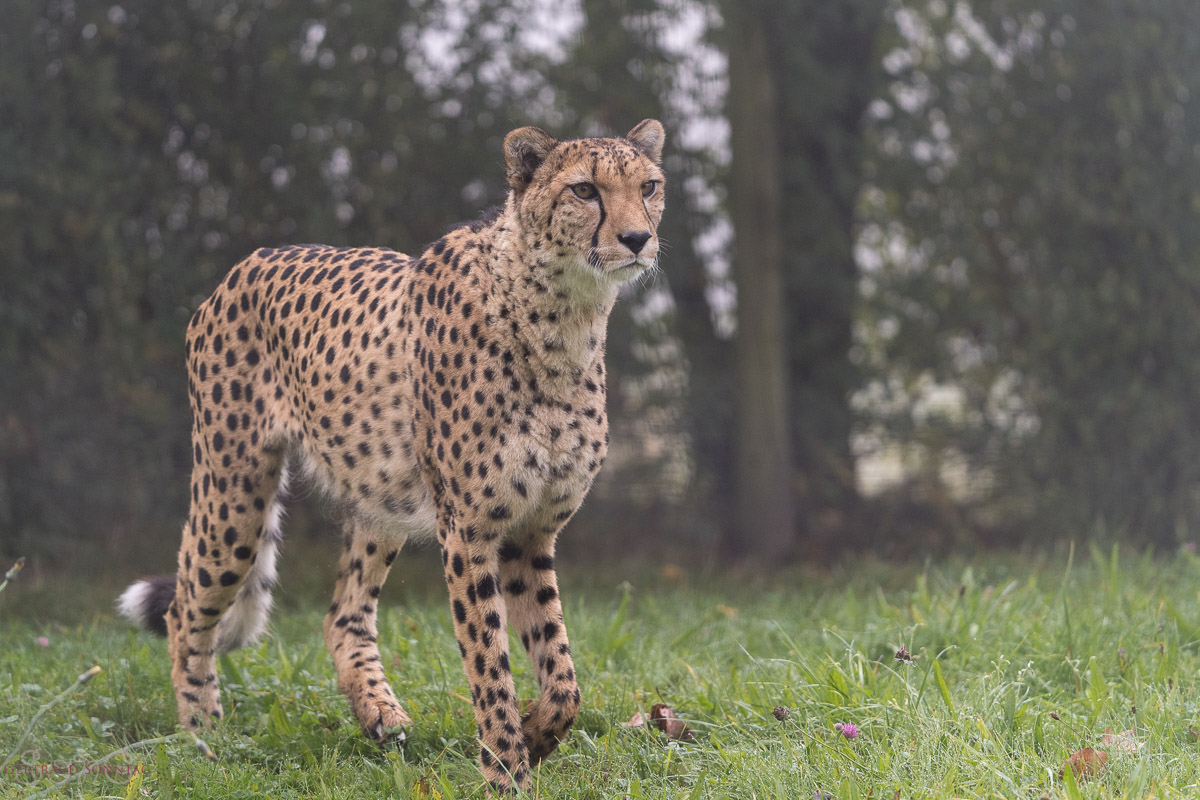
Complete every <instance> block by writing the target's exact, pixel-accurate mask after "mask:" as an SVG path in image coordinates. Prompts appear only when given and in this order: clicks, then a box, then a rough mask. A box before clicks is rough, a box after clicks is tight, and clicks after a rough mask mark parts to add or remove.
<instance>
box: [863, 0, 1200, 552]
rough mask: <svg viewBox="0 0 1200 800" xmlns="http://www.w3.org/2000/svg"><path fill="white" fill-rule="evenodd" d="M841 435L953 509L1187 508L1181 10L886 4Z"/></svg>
mask: <svg viewBox="0 0 1200 800" xmlns="http://www.w3.org/2000/svg"><path fill="white" fill-rule="evenodd" d="M890 14H891V17H892V20H893V22H894V28H893V33H892V42H891V47H892V49H891V51H890V52H889V53H888V54H887V55H886V56H885V58H884V64H885V65H886V66H887V68H888V71H889V72H890V73H891V75H892V80H891V84H890V86H889V87H888V91H887V93H886V94H885V95H884V97H882V98H881V99H880V100H878V101H876V103H874V104H873V106H872V117H873V118H874V120H875V124H874V126H873V127H874V135H873V148H872V157H871V161H872V178H871V182H872V183H873V185H874V187H875V188H874V189H872V190H871V191H869V192H867V193H866V194H865V195H864V199H865V203H864V206H865V209H866V212H867V213H868V214H869V215H870V218H871V224H869V225H868V226H867V227H866V228H865V229H864V235H863V252H864V259H865V261H866V263H868V266H869V268H868V269H867V272H866V280H865V284H864V286H865V289H866V293H865V301H866V302H865V306H864V309H865V311H866V312H867V313H866V315H865V316H864V319H863V325H862V328H861V332H860V337H859V345H860V350H859V351H858V352H859V353H860V355H861V357H862V358H861V361H862V363H863V364H864V366H865V367H867V368H868V369H870V370H871V371H872V372H873V376H874V380H873V382H872V386H871V389H870V391H869V392H868V393H867V396H866V397H864V403H863V407H864V412H865V413H864V432H865V434H866V439H868V440H873V441H874V443H875V444H876V445H877V446H882V447H884V448H891V449H892V451H893V452H896V451H899V452H901V453H904V454H907V455H908V456H909V458H910V463H909V467H910V473H911V472H913V471H920V472H923V474H924V475H926V479H925V481H924V482H925V483H926V485H929V484H937V485H939V486H941V487H943V488H942V490H941V491H940V492H939V494H941V495H942V496H943V497H949V498H950V499H951V501H952V502H953V503H954V504H958V503H964V502H968V503H969V509H970V510H971V511H972V516H971V517H969V518H968V519H969V521H970V522H973V523H975V524H976V525H985V526H987V527H988V528H991V529H994V530H995V531H996V532H997V533H998V534H1000V535H1002V536H1004V537H1006V538H1008V539H1009V540H1015V539H1017V538H1030V537H1044V536H1055V537H1057V536H1069V537H1074V536H1080V535H1085V534H1086V532H1088V531H1091V530H1097V526H1099V529H1101V530H1103V529H1107V530H1109V531H1110V532H1117V533H1120V534H1127V535H1130V536H1137V537H1141V538H1144V539H1147V540H1149V541H1153V542H1159V543H1164V544H1166V543H1172V542H1175V541H1177V539H1179V538H1184V537H1194V535H1195V533H1194V532H1195V530H1196V529H1197V528H1198V527H1200V503H1197V497H1198V489H1200V456H1198V455H1197V453H1200V440H1198V438H1197V437H1200V404H1198V403H1197V402H1196V397H1197V396H1198V395H1200V360H1198V359H1197V358H1196V355H1195V354H1196V353H1197V352H1198V351H1200V314H1198V313H1197V311H1198V310H1200V306H1198V303H1200V227H1198V226H1197V225H1196V221H1195V215H1196V211H1197V209H1198V208H1200V190H1198V189H1197V187H1200V153H1198V151H1197V150H1196V147H1195V143H1196V142H1197V141H1200V115H1198V114H1197V113H1196V111H1195V109H1194V108H1193V106H1194V104H1195V98H1196V97H1197V96H1200V46H1198V45H1200V41H1198V35H1200V34H1198V33H1197V32H1198V31H1200V6H1198V5H1196V4H1194V3H1171V2H1166V3H1150V4H1145V3H1132V2H1128V0H1095V1H1089V2H1082V0H1065V2H1060V3H1056V4H1054V5H1053V7H1048V6H1046V5H1045V4H1039V3H1034V2H1028V1H1027V0H998V1H997V2H990V3H987V4H973V5H968V4H966V3H945V2H940V1H939V0H931V1H930V2H921V3H912V4H900V3H895V4H893V5H892V7H891V10H890Z"/></svg>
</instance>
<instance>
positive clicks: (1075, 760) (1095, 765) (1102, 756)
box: [1059, 747, 1108, 781]
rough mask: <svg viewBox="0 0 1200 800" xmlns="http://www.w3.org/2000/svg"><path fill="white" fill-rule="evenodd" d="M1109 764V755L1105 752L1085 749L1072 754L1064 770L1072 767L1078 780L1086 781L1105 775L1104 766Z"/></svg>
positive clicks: (1089, 748) (1060, 774)
mask: <svg viewBox="0 0 1200 800" xmlns="http://www.w3.org/2000/svg"><path fill="white" fill-rule="evenodd" d="M1107 763H1108V753H1106V752H1104V751H1103V750H1096V749H1095V748H1091V747H1085V748H1083V749H1082V750H1076V751H1075V752H1074V753H1071V755H1070V756H1069V757H1068V758H1067V761H1066V763H1065V764H1064V765H1063V770H1066V768H1067V767H1070V768H1071V772H1073V773H1074V774H1075V777H1076V779H1078V780H1081V781H1085V780H1088V779H1089V778H1098V777H1100V776H1101V775H1102V774H1103V773H1104V766H1105V765H1106V764H1107ZM1059 777H1062V772H1060V773H1059Z"/></svg>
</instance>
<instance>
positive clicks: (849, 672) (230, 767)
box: [0, 551, 1200, 800]
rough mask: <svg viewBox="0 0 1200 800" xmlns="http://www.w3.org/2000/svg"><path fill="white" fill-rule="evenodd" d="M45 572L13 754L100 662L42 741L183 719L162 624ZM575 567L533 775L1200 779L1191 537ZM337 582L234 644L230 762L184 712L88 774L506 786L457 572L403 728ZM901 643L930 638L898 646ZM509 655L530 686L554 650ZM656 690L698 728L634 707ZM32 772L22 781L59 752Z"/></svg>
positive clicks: (660, 788)
mask: <svg viewBox="0 0 1200 800" xmlns="http://www.w3.org/2000/svg"><path fill="white" fill-rule="evenodd" d="M426 560H429V559H426ZM431 564H432V562H431ZM431 568H432V567H431ZM22 580H23V578H18V579H17V580H16V581H15V582H14V583H12V584H10V585H9V587H8V588H7V589H6V590H5V592H4V593H3V594H0V610H3V611H4V616H3V617H2V619H3V620H4V621H3V623H2V625H3V627H0V763H3V760H4V759H6V758H7V757H8V754H9V753H10V752H11V751H12V750H13V748H14V747H16V746H17V742H18V739H19V737H20V736H21V734H22V733H23V732H24V730H25V728H26V727H27V725H28V723H29V722H30V721H31V720H32V719H33V718H34V715H35V714H36V713H37V712H38V710H39V708H40V707H42V706H43V705H45V704H46V703H47V702H49V701H50V700H51V699H52V698H53V697H54V696H55V695H57V694H58V693H59V692H61V691H63V690H64V689H66V688H67V687H69V686H70V685H71V684H72V682H73V681H74V680H75V678H76V676H77V675H78V674H79V673H81V672H83V671H84V670H86V669H87V668H88V667H90V666H92V665H93V664H98V665H99V666H100V667H101V668H102V669H103V671H102V672H101V674H100V675H99V676H98V677H96V678H95V679H94V680H93V681H92V682H91V683H90V684H88V685H87V686H84V687H82V688H79V689H78V690H76V691H74V692H73V693H71V694H70V695H69V696H68V697H67V698H66V699H65V700H64V701H63V702H61V703H59V704H58V705H57V706H55V707H54V708H52V709H51V710H50V711H49V712H48V713H46V714H45V715H44V716H43V717H42V719H41V720H40V721H39V722H38V724H37V725H36V727H35V728H34V730H33V733H32V735H31V736H30V738H29V740H28V741H27V742H26V743H25V744H23V745H21V747H20V752H21V755H20V756H19V757H18V758H17V759H16V762H17V763H18V764H60V765H76V767H77V768H83V767H85V766H86V765H87V764H88V763H89V762H91V761H94V760H96V759H99V758H101V757H102V756H104V755H106V754H108V753H110V752H112V751H113V750H116V749H118V748H120V747H122V746H124V745H127V744H130V743H132V742H136V741H139V740H144V739H150V738H155V737H162V736H165V735H168V734H171V733H173V732H174V731H175V727H174V726H175V711H174V703H173V699H172V696H171V691H170V686H169V680H168V665H167V659H166V651H165V646H164V644H163V642H162V641H161V640H158V639H155V638H154V637H152V636H150V635H148V634H143V633H135V632H133V631H131V630H130V629H129V628H128V627H127V626H126V625H124V624H123V623H122V622H120V621H117V620H115V619H114V618H113V616H112V614H111V613H110V612H108V611H107V610H106V608H105V607H103V606H99V605H97V606H96V608H99V610H95V611H92V612H90V613H86V614H84V616H83V618H84V620H85V621H83V622H82V623H78V624H63V623H62V622H54V623H50V622H46V621H45V619H49V618H51V617H53V614H52V613H51V612H48V611H46V610H45V608H46V607H45V606H44V604H42V603H41V602H38V603H30V602H29V601H28V600H27V599H25V598H23V597H22V593H23V591H25V588H23V586H22ZM562 583H563V587H564V597H565V602H566V616H567V624H568V628H569V630H570V632H571V638H572V645H573V650H574V652H575V655H576V666H577V669H578V673H579V678H580V683H581V686H582V689H583V711H582V713H581V716H580V718H579V722H578V724H577V726H576V728H575V731H574V733H573V734H572V735H571V737H570V739H569V740H568V741H567V742H566V743H565V744H564V745H563V746H562V747H561V748H560V749H559V751H558V753H557V754H556V755H554V756H552V757H551V758H550V759H549V760H548V761H547V762H545V763H544V764H543V765H542V766H541V768H540V770H539V771H538V772H537V773H536V778H535V787H534V789H533V790H532V792H531V795H532V796H535V797H540V798H605V799H607V798H622V797H631V798H640V797H645V798H723V797H728V798H737V799H738V800H745V799H747V798H813V797H822V796H829V797H835V798H851V797H857V798H865V797H868V796H870V797H873V798H885V799H886V798H892V797H895V796H896V794H897V792H898V793H899V796H901V797H904V798H909V797H914V798H933V797H997V798H1039V797H1043V796H1047V797H1068V798H1073V797H1106V798H1107V797H1113V798H1116V797H1131V798H1132V797H1137V798H1143V797H1194V796H1197V795H1200V775H1198V770H1197V767H1198V765H1200V743H1198V742H1197V735H1200V730H1198V732H1197V734H1193V733H1192V732H1191V731H1192V730H1193V729H1194V728H1193V726H1196V728H1197V729H1200V709H1198V706H1200V680H1198V678H1200V560H1198V559H1197V558H1196V557H1195V556H1193V555H1191V554H1190V553H1187V552H1183V553H1180V554H1178V555H1175V556H1172V557H1166V558H1163V557H1160V558H1158V559H1151V558H1149V557H1133V556H1130V555H1128V554H1127V553H1121V554H1120V557H1119V558H1118V555H1117V553H1116V552H1115V551H1113V552H1103V553H1101V552H1096V551H1093V552H1091V553H1087V554H1083V553H1079V554H1076V556H1075V557H1074V558H1073V559H1072V558H1070V557H1068V556H1067V555H1065V554H1064V555H1062V556H1061V557H1055V558H1053V559H1050V558H1047V559H1045V560H1039V561H1036V562H1031V561H1021V560H1018V559H1010V560H1006V561H997V560H995V559H994V558H993V559H990V560H988V561H986V562H984V563H981V564H974V565H971V566H965V565H964V563H963V562H959V563H958V564H957V565H956V566H953V567H950V566H937V565H932V566H929V567H928V568H926V569H924V570H922V569H920V568H914V567H903V568H896V569H891V568H888V567H887V566H885V565H880V564H871V563H868V564H865V565H863V566H861V567H859V568H857V569H856V570H850V569H846V568H843V569H840V570H838V571H837V572H836V573H831V574H819V573H815V572H812V571H806V572H799V571H797V572H791V573H786V574H780V575H775V576H771V577H769V578H766V579H764V578H762V577H761V576H753V575H743V576H740V578H738V579H733V578H729V577H723V578H717V579H715V580H713V579H705V578H702V577H701V576H697V575H690V576H682V577H681V576H680V575H678V574H668V575H666V576H656V575H654V574H653V573H646V574H645V575H644V576H643V577H641V578H638V579H634V580H633V583H632V585H630V584H628V583H622V582H621V581H620V580H619V578H617V577H611V578H605V577H601V576H597V575H595V574H593V575H582V574H574V575H573V574H571V573H567V574H565V575H563V577H562ZM30 591H32V587H31V588H30ZM326 594H327V592H326V591H323V592H322V594H321V595H320V596H319V597H314V598H313V599H312V601H311V602H307V601H305V602H291V603H289V601H288V598H292V597H293V595H290V594H289V595H287V596H286V597H285V598H284V600H283V605H284V608H282V609H281V610H280V611H279V612H277V613H276V615H275V618H274V622H273V626H272V631H273V633H272V635H271V636H270V637H268V638H267V639H265V640H264V641H263V642H262V643H261V644H259V645H258V646H257V647H255V648H253V649H249V650H244V651H240V652H237V653H234V654H231V655H229V656H226V657H224V658H223V659H222V661H221V669H222V681H223V692H224V698H225V710H226V714H227V717H226V719H225V720H224V721H223V722H222V723H221V725H220V727H218V728H217V729H216V730H215V731H213V732H210V733H208V734H206V735H205V737H204V740H205V741H206V742H207V744H208V745H209V746H210V747H211V749H212V751H213V752H214V753H215V755H216V757H217V760H216V761H215V762H210V761H208V760H207V759H206V758H205V757H204V756H203V755H202V754H201V753H200V752H199V751H198V750H197V748H196V747H195V745H194V744H193V743H192V742H191V741H190V740H188V739H185V738H176V739H173V740H170V741H168V742H167V743H165V744H163V745H157V746H148V747H145V748H141V749H139V750H135V751H133V752H132V753H131V754H130V755H128V756H126V757H123V758H121V759H115V760H114V761H112V762H110V763H112V764H124V765H126V766H125V769H130V768H132V766H134V765H137V764H142V765H144V770H145V771H144V773H143V774H139V775H135V776H134V777H133V778H132V779H130V777H129V775H128V773H126V774H116V775H102V774H95V773H94V772H93V773H92V774H85V775H83V776H82V777H80V778H79V779H78V780H76V781H75V782H73V783H71V784H69V785H68V786H67V787H66V789H64V790H62V791H63V793H65V796H84V797H135V796H140V797H147V796H148V797H171V796H174V797H222V798H224V797H246V798H261V797H271V798H276V799H279V800H282V798H302V797H303V798H308V797H312V798H355V799H356V800H357V799H358V798H364V797H376V796H378V797H400V798H405V797H413V798H462V797H484V796H485V792H484V789H483V786H482V781H481V779H480V776H479V773H478V772H477V770H476V768H475V755H476V752H477V747H476V745H475V744H474V742H473V737H474V721H473V717H472V714H471V708H470V703H469V701H468V699H467V687H466V681H465V679H464V678H463V675H462V671H461V668H460V666H459V663H458V657H457V650H456V647H455V644H454V639H453V636H452V632H451V626H450V618H449V613H448V611H447V610H446V607H445V602H444V600H443V599H442V598H441V597H440V596H439V595H438V594H437V593H435V592H433V591H425V590H422V591H413V592H410V594H409V595H408V596H406V597H405V598H404V602H391V603H385V604H384V605H383V608H384V611H383V613H382V615H381V622H380V643H381V649H382V650H383V654H384V662H385V664H387V665H389V669H388V673H389V677H390V678H391V680H392V683H393V685H394V686H395V688H396V692H397V695H398V696H399V697H400V698H401V701H402V702H403V703H404V704H405V706H406V708H407V709H408V711H409V713H410V714H411V715H412V717H413V719H414V720H415V723H416V724H415V727H414V728H413V729H411V730H410V731H409V733H408V736H407V740H406V741H404V742H403V743H399V742H395V743H391V744H389V745H388V746H386V747H384V748H382V749H380V748H378V747H376V746H375V745H374V744H372V743H370V742H368V741H366V740H364V739H363V737H362V735H361V734H360V733H359V731H358V726H357V724H356V723H355V722H354V721H353V718H352V716H351V714H350V710H349V708H348V706H347V704H346V703H345V701H344V700H343V698H342V696H341V695H340V694H339V693H338V690H337V687H336V681H335V677H334V673H333V669H332V662H331V661H330V660H329V658H328V656H327V655H326V654H325V651H324V646H323V642H322V639H321V634H320V623H321V613H322V611H321V606H322V605H323V601H324V597H325V595H326ZM106 602H107V601H106ZM289 605H290V606H291V607H288V606H289ZM39 609H40V611H39ZM39 614H42V615H43V617H44V618H39V616H38V615H39ZM43 636H44V637H46V638H47V639H48V640H49V641H48V646H47V645H46V644H45V643H44V642H39V641H38V638H39V637H43ZM901 644H903V645H905V646H906V647H907V650H908V651H909V652H910V653H911V654H912V657H913V660H912V661H911V662H910V663H905V662H903V661H900V660H897V659H896V658H895V654H896V652H897V649H898V648H899V647H900V646H901ZM514 649H515V650H516V651H519V649H520V645H519V643H516V646H515V648H514ZM513 663H514V665H515V666H517V669H516V678H517V682H518V687H521V688H522V690H523V691H524V693H525V694H527V695H528V694H529V693H531V692H532V674H531V673H530V671H529V669H528V668H527V664H526V663H525V661H524V659H523V657H522V658H515V659H514V661H513ZM660 702H662V703H667V704H669V705H670V706H672V707H673V708H674V709H675V710H676V711H677V712H678V714H680V715H681V716H683V717H684V718H686V719H687V721H688V724H689V725H690V727H691V729H692V730H693V731H694V734H695V737H694V740H693V741H690V742H668V741H667V739H666V738H665V736H664V735H663V734H662V733H660V732H657V731H649V730H643V729H636V728H627V727H621V726H620V724H619V723H621V722H626V721H628V720H629V719H630V717H631V716H632V715H633V714H634V713H635V712H637V711H639V710H642V711H649V710H650V707H651V706H652V705H653V704H655V703H660ZM777 706H782V707H783V708H784V709H787V711H788V712H789V713H788V714H787V715H784V714H780V715H781V716H786V719H785V720H783V721H780V720H778V719H776V716H775V715H774V714H773V713H772V712H773V710H774V709H775V708H776V707H777ZM1052 714H1056V715H1057V716H1058V717H1059V719H1058V720H1056V719H1054V718H1053V717H1052V716H1051V715H1052ZM837 723H853V724H854V725H855V726H857V730H858V733H859V735H858V736H857V737H856V738H853V739H847V738H844V737H843V736H842V735H841V734H840V733H839V732H838V730H836V729H835V727H834V726H835V724H837ZM1107 728H1111V729H1113V730H1114V731H1125V730H1132V731H1134V735H1135V736H1136V745H1134V746H1131V747H1122V746H1120V745H1119V744H1118V745H1116V746H1109V747H1108V748H1107V755H1108V761H1107V764H1106V766H1105V768H1104V770H1103V773H1102V774H1101V775H1100V776H1098V777H1093V778H1091V779H1090V780H1084V781H1080V782H1079V784H1078V786H1076V785H1075V783H1073V782H1072V781H1071V780H1070V779H1069V778H1068V779H1067V780H1065V781H1064V780H1063V779H1062V778H1060V777H1059V775H1060V770H1061V768H1062V764H1063V762H1064V760H1065V759H1066V758H1067V757H1068V756H1069V755H1070V754H1071V753H1072V752H1073V751H1075V750H1078V749H1080V748H1083V747H1085V746H1090V745H1096V746H1097V747H1099V744H1100V736H1101V735H1102V734H1103V733H1104V731H1105V730H1106V729H1107ZM1127 750H1129V751H1132V752H1126V751H1127ZM9 772H10V774H3V772H2V771H0V796H3V797H26V796H28V795H31V794H33V793H35V792H37V791H40V790H42V789H44V788H46V787H48V786H50V785H51V784H52V783H54V782H55V781H56V780H59V779H61V777H63V776H54V777H46V776H43V777H40V778H39V777H34V776H30V775H27V774H11V773H13V772H14V768H12V767H10V768H9ZM139 781H140V784H139V783H138V782H139ZM53 796H59V795H53Z"/></svg>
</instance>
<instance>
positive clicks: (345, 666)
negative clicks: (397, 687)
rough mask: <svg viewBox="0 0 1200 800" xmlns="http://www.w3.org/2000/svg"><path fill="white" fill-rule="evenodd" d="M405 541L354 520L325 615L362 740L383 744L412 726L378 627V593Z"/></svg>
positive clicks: (329, 644)
mask: <svg viewBox="0 0 1200 800" xmlns="http://www.w3.org/2000/svg"><path fill="white" fill-rule="evenodd" d="M403 541H404V540H403V538H402V537H398V536H389V535H386V534H380V533H378V532H376V531H374V530H373V529H372V528H371V527H370V526H369V525H368V524H367V523H365V522H363V521H362V520H361V519H357V518H355V517H353V516H352V515H351V516H349V517H348V518H347V520H346V522H345V525H344V533H343V548H342V558H341V563H340V565H339V567H338V579H337V585H336V587H335V588H334V590H333V602H332V603H331V604H330V606H329V613H328V614H326V615H325V645H326V647H328V648H329V654H330V655H332V656H333V662H334V664H335V666H336V667H337V675H338V688H339V689H341V690H342V693H343V694H345V695H346V698H347V699H348V700H349V701H350V706H351V708H353V709H354V716H356V717H357V718H358V722H359V725H361V726H362V732H363V735H364V736H366V737H367V738H368V739H374V740H375V741H376V742H379V743H381V744H382V743H383V742H384V741H386V740H387V739H388V737H389V732H390V731H389V729H391V728H395V727H398V726H407V725H411V724H412V720H411V719H410V718H409V716H408V714H407V713H405V711H404V709H403V708H402V707H401V705H400V703H399V702H398V701H397V700H396V695H395V694H394V693H393V692H392V687H391V686H390V685H389V684H388V681H387V677H386V676H385V675H384V671H383V664H382V663H381V662H380V658H379V645H378V644H377V642H376V639H377V637H378V635H379V630H378V629H377V628H376V625H375V621H376V618H377V614H378V608H379V592H380V590H381V589H382V588H383V582H384V580H386V579H387V574H388V571H389V570H390V569H391V566H392V561H393V560H395V558H396V555H397V554H398V553H399V552H400V546H401V545H402V544H403Z"/></svg>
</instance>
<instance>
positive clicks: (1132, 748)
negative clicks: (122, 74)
mask: <svg viewBox="0 0 1200 800" xmlns="http://www.w3.org/2000/svg"><path fill="white" fill-rule="evenodd" d="M1100 746H1101V747H1107V748H1109V749H1110V750H1114V751H1116V752H1118V753H1136V752H1137V751H1138V750H1141V749H1142V748H1143V747H1145V746H1146V743H1145V742H1139V741H1138V739H1137V734H1136V733H1134V731H1133V729H1132V728H1130V729H1129V730H1127V731H1121V732H1120V733H1113V729H1112V728H1108V729H1106V730H1105V731H1104V735H1103V736H1101V737H1100Z"/></svg>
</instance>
